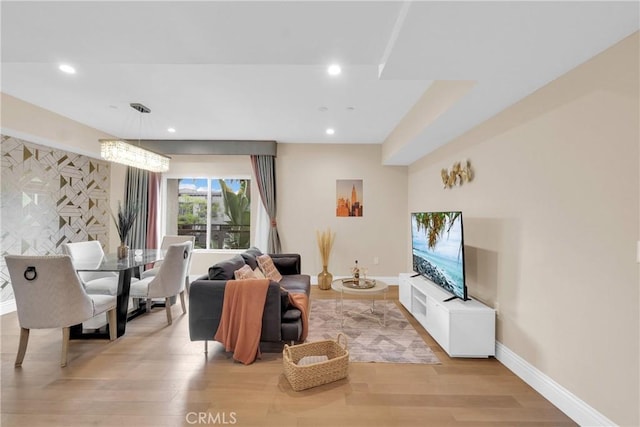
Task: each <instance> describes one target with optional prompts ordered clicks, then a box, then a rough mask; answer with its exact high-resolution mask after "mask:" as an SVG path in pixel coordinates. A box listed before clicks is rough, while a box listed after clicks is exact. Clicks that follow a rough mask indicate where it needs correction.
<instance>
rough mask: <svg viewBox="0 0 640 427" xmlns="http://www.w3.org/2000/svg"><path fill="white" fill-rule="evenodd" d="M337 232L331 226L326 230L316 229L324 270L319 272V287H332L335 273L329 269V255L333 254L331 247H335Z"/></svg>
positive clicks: (324, 288) (325, 288)
mask: <svg viewBox="0 0 640 427" xmlns="http://www.w3.org/2000/svg"><path fill="white" fill-rule="evenodd" d="M335 237H336V233H332V232H331V228H327V230H326V231H322V232H320V231H318V230H316V239H317V241H318V249H319V250H320V257H321V258H322V272H320V273H318V288H319V289H322V290H327V289H331V282H332V281H333V274H331V273H329V271H328V270H327V268H328V266H329V256H330V255H331V248H333V241H334V240H335Z"/></svg>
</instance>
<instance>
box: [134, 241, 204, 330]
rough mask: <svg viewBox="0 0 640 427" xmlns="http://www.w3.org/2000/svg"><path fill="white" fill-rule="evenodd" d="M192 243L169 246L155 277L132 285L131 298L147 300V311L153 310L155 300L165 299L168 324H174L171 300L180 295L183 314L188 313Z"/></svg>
mask: <svg viewBox="0 0 640 427" xmlns="http://www.w3.org/2000/svg"><path fill="white" fill-rule="evenodd" d="M191 248H192V246H191V242H183V243H176V244H173V245H169V248H168V249H167V253H166V255H165V257H164V259H163V262H162V264H160V268H159V270H158V274H156V275H155V276H149V277H146V278H143V279H140V280H138V281H137V282H135V283H132V284H131V291H130V292H129V296H130V297H131V298H138V299H145V300H147V311H150V310H151V300H152V299H153V298H164V299H165V308H166V312H167V323H169V324H171V323H172V318H171V298H172V297H175V296H177V295H178V294H179V295H180V303H181V304H182V312H183V313H185V314H186V313H187V307H186V305H185V301H184V290H185V279H184V278H185V275H186V274H187V266H188V264H189V256H190V255H191Z"/></svg>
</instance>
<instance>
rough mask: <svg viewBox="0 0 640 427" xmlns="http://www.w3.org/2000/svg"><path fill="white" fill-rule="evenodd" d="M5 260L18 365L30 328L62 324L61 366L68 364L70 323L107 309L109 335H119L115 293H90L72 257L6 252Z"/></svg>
mask: <svg viewBox="0 0 640 427" xmlns="http://www.w3.org/2000/svg"><path fill="white" fill-rule="evenodd" d="M5 260H6V263H7V268H8V270H9V277H10V278H11V286H12V287H13V293H14V296H15V301H16V309H17V312H18V323H19V324H20V344H19V346H18V355H17V356H16V362H15V366H16V367H17V368H18V367H20V366H22V361H23V360H24V355H25V353H26V351H27V343H28V341H29V331H30V330H31V329H49V328H62V356H61V361H60V365H61V366H62V367H65V366H67V354H68V349H69V337H70V329H69V328H70V327H71V326H73V325H78V324H81V323H82V322H85V321H87V320H89V319H91V318H92V317H94V316H96V315H98V314H101V313H105V312H106V313H107V317H108V320H109V338H110V339H111V340H112V341H113V340H115V339H116V338H117V331H116V297H114V296H111V295H89V294H87V292H86V291H85V289H84V286H83V285H82V283H81V282H80V278H79V277H78V274H77V273H76V271H75V269H74V267H73V264H72V262H71V257H69V256H68V255H52V256H25V255H7V256H5Z"/></svg>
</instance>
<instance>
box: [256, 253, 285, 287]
mask: <svg viewBox="0 0 640 427" xmlns="http://www.w3.org/2000/svg"><path fill="white" fill-rule="evenodd" d="M256 259H257V260H258V266H259V267H260V270H262V272H263V273H264V275H265V276H266V278H267V279H270V280H273V281H274V282H280V280H282V275H281V274H280V272H279V271H278V269H277V268H276V266H275V265H274V264H273V260H272V259H271V257H270V256H269V255H260V256H259V257H257V258H256Z"/></svg>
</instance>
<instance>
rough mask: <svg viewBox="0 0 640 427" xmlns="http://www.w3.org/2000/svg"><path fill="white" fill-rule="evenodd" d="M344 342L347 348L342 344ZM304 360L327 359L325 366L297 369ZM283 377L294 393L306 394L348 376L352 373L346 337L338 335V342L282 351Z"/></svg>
mask: <svg viewBox="0 0 640 427" xmlns="http://www.w3.org/2000/svg"><path fill="white" fill-rule="evenodd" d="M341 339H343V340H344V344H342V343H340V341H341ZM305 356H327V358H328V360H326V361H324V362H317V363H311V364H308V365H298V362H299V361H300V359H302V358H303V357H305ZM282 360H283V362H284V375H285V376H286V377H287V380H289V383H290V384H291V387H292V388H293V389H294V390H295V391H300V390H306V389H308V388H311V387H316V386H319V385H323V384H328V383H330V382H333V381H338V380H341V379H342V378H345V377H346V376H347V371H348V370H349V351H347V337H346V336H345V335H344V334H343V333H341V332H340V333H338V336H337V337H336V340H335V341H333V340H326V341H316V342H309V343H304V344H298V345H292V346H288V345H286V344H285V346H284V350H283V351H282Z"/></svg>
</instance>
